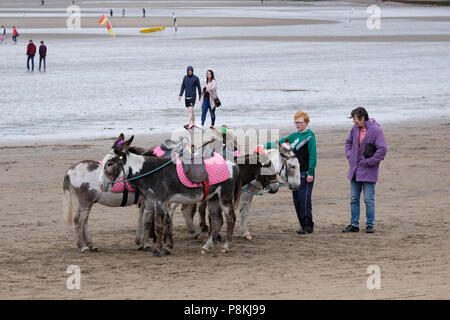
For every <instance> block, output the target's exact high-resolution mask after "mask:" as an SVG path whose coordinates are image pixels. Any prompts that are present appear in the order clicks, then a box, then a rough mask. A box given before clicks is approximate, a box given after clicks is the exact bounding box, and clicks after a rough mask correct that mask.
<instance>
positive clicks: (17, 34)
mask: <svg viewBox="0 0 450 320" xmlns="http://www.w3.org/2000/svg"><path fill="white" fill-rule="evenodd" d="M18 36H19V32H17V29H16V27H15V26H14V27H13V33H12V40H13V41H14V44H17V37H18Z"/></svg>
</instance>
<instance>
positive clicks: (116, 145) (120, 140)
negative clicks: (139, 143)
mask: <svg viewBox="0 0 450 320" xmlns="http://www.w3.org/2000/svg"><path fill="white" fill-rule="evenodd" d="M124 141H125V136H124V135H123V133H121V134H120V136H119V137H118V138H117V139H116V141H114V143H113V146H112V147H113V149H120V145H121V144H122V143H123V142H124Z"/></svg>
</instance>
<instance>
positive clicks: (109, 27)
mask: <svg viewBox="0 0 450 320" xmlns="http://www.w3.org/2000/svg"><path fill="white" fill-rule="evenodd" d="M98 23H99V24H105V23H106V29H107V30H108V32H109V34H110V35H111V36H113V37H114V32H113V30H112V27H111V23H109V21H108V19H106V17H105V15H102V17H101V18H100V20H98Z"/></svg>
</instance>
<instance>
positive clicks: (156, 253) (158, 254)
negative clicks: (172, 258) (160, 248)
mask: <svg viewBox="0 0 450 320" xmlns="http://www.w3.org/2000/svg"><path fill="white" fill-rule="evenodd" d="M153 256H154V257H158V258H159V257H161V254H160V253H159V252H156V251H155V252H153Z"/></svg>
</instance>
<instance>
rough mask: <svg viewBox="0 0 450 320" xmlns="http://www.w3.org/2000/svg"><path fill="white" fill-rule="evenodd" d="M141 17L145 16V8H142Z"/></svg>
mask: <svg viewBox="0 0 450 320" xmlns="http://www.w3.org/2000/svg"><path fill="white" fill-rule="evenodd" d="M142 18H145V8H142Z"/></svg>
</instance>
